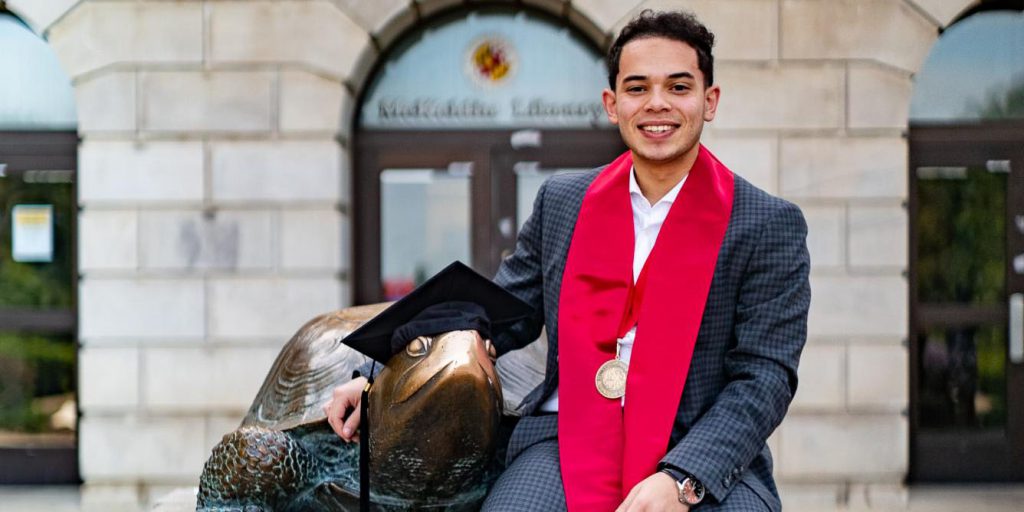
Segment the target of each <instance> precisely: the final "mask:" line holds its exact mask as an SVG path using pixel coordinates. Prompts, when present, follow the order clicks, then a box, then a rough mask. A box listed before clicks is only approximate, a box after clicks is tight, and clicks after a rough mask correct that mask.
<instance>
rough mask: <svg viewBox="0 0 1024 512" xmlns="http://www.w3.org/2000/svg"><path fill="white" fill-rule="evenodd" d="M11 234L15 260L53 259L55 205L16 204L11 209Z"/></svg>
mask: <svg viewBox="0 0 1024 512" xmlns="http://www.w3.org/2000/svg"><path fill="white" fill-rule="evenodd" d="M11 235H12V236H11V238H12V243H11V252H12V255H11V256H12V259H13V260H14V261H18V262H24V263H49V262H51V261H53V205H49V204H19V205H17V206H15V207H14V208H13V209H12V210H11Z"/></svg>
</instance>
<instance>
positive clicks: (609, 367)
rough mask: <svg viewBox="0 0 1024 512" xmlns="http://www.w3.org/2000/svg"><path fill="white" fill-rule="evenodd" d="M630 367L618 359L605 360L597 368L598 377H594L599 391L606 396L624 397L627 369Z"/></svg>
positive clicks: (613, 397)
mask: <svg viewBox="0 0 1024 512" xmlns="http://www.w3.org/2000/svg"><path fill="white" fill-rule="evenodd" d="M628 369H629V367H628V366H626V363H624V362H622V361H620V360H618V359H611V360H608V361H605V363H604V364H602V365H601V367H600V368H598V369H597V377H596V378H595V379H594V381H595V384H596V385H597V392H598V393H601V396H603V397H605V398H611V399H616V398H622V396H623V395H625V394H626V371H627V370H628Z"/></svg>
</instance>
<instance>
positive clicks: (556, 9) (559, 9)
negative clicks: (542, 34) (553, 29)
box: [523, 0, 570, 16]
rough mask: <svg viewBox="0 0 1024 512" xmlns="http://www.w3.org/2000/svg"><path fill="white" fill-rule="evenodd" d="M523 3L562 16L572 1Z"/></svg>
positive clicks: (533, 0) (527, 1) (534, 0)
mask: <svg viewBox="0 0 1024 512" xmlns="http://www.w3.org/2000/svg"><path fill="white" fill-rule="evenodd" d="M523 3H524V4H526V5H530V6H533V7H537V8H539V9H541V10H544V11H547V12H549V13H551V14H556V15H559V16H561V15H562V13H563V12H565V6H566V4H568V3H570V0H523Z"/></svg>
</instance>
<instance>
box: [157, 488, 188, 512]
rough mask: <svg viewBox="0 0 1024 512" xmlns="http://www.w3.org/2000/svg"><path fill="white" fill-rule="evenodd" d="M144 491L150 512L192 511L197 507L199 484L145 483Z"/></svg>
mask: <svg viewBox="0 0 1024 512" xmlns="http://www.w3.org/2000/svg"><path fill="white" fill-rule="evenodd" d="M145 493H146V498H147V499H146V503H149V504H150V505H151V508H150V512H193V511H194V510H196V508H197V507H196V502H197V501H198V499H197V495H198V494H199V486H196V485H193V486H191V487H179V486H173V485H147V486H146V489H145Z"/></svg>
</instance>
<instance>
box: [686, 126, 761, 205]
mask: <svg viewBox="0 0 1024 512" xmlns="http://www.w3.org/2000/svg"><path fill="white" fill-rule="evenodd" d="M705 134H706V135H707V136H705V137H704V139H703V140H704V144H705V145H706V146H707V147H708V149H710V150H711V152H712V153H714V154H715V156H717V157H718V159H719V160H721V161H722V163H724V164H725V165H726V166H727V167H729V169H731V170H732V171H733V172H735V173H736V174H739V175H740V176H742V177H743V178H745V179H746V180H747V181H749V182H751V183H753V184H754V185H755V186H757V187H759V188H761V189H762V190H764V191H766V192H768V193H771V194H775V193H776V192H777V190H778V188H779V187H778V173H777V170H776V162H777V158H776V157H775V146H776V144H775V137H727V136H720V135H717V134H715V135H712V134H711V133H709V132H705Z"/></svg>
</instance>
